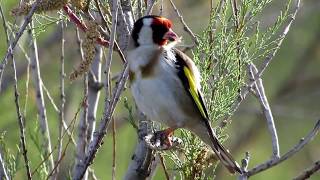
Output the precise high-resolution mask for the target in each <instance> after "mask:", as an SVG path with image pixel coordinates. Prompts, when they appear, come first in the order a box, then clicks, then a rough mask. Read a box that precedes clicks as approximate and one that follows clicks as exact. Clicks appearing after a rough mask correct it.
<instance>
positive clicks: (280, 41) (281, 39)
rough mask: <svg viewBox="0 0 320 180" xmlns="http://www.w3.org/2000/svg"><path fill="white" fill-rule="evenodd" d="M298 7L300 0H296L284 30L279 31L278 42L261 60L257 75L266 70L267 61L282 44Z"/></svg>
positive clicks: (268, 61)
mask: <svg viewBox="0 0 320 180" xmlns="http://www.w3.org/2000/svg"><path fill="white" fill-rule="evenodd" d="M299 9H300V0H297V1H296V7H295V10H294V12H293V14H292V16H291V18H290V21H289V22H288V24H287V25H286V27H285V28H284V31H283V32H282V33H281V35H280V36H279V39H280V40H279V42H278V43H277V46H276V47H275V49H274V51H273V52H272V53H271V54H269V55H268V56H267V58H266V59H265V60H264V61H263V63H262V65H261V67H260V68H259V77H260V76H261V75H262V73H263V72H264V71H265V70H266V68H267V66H268V65H269V63H270V62H271V61H272V59H273V58H274V56H275V55H276V53H277V52H278V50H279V49H280V46H281V45H282V42H283V40H284V39H285V37H286V36H287V34H288V32H289V30H290V27H291V25H292V23H293V21H294V20H295V19H296V16H297V13H298V10H299Z"/></svg>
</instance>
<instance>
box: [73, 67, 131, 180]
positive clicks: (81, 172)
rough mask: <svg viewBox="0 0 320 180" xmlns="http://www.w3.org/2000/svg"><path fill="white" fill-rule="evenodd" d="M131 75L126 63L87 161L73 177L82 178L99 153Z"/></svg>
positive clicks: (95, 135)
mask: <svg viewBox="0 0 320 180" xmlns="http://www.w3.org/2000/svg"><path fill="white" fill-rule="evenodd" d="M128 75H129V66H128V64H125V67H124V70H123V72H122V74H121V78H120V79H119V81H118V82H117V86H116V87H114V91H113V92H114V93H113V95H112V97H111V103H110V106H109V107H106V109H105V112H104V116H103V118H102V121H101V123H100V125H99V129H98V131H97V133H95V134H94V137H93V140H92V141H91V143H90V144H89V151H88V153H87V155H86V158H85V161H84V162H83V163H82V164H81V166H80V167H79V174H77V176H75V177H73V179H77V180H78V179H81V177H82V176H83V175H84V172H85V171H86V169H87V168H88V166H89V165H90V164H91V163H92V161H93V159H94V157H95V154H96V153H97V151H98V149H99V148H100V146H101V143H102V141H103V138H104V136H105V135H106V133H107V131H106V128H107V127H108V125H109V122H110V119H111V117H112V114H113V111H114V109H115V105H116V103H117V102H118V101H119V97H120V94H121V92H122V91H123V89H124V85H125V82H126V80H127V79H128Z"/></svg>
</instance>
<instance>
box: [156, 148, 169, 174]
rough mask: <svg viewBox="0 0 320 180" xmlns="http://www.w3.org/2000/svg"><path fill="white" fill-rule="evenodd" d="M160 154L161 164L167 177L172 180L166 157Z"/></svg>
mask: <svg viewBox="0 0 320 180" xmlns="http://www.w3.org/2000/svg"><path fill="white" fill-rule="evenodd" d="M158 156H159V159H160V162H161V166H162V168H163V171H164V174H165V175H166V179H167V180H170V176H169V173H168V170H167V167H166V164H165V163H164V158H163V156H162V155H161V154H159V155H158Z"/></svg>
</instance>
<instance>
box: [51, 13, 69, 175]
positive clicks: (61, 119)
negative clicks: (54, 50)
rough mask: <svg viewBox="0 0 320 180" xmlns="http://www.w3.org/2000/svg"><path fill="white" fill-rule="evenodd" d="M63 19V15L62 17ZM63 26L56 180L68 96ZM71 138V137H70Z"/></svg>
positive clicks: (61, 23)
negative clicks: (65, 88)
mask: <svg viewBox="0 0 320 180" xmlns="http://www.w3.org/2000/svg"><path fill="white" fill-rule="evenodd" d="M60 17H61V15H60ZM60 26H61V56H60V111H59V138H58V139H59V144H58V157H57V160H56V163H55V165H56V167H57V168H56V171H55V174H54V179H57V176H58V174H59V170H60V164H58V161H59V159H61V157H62V142H63V139H62V134H63V122H64V105H65V102H66V98H65V97H66V95H65V92H64V79H65V77H66V74H65V72H64V56H65V49H64V48H65V39H64V36H65V33H64V31H65V30H64V21H63V20H61V22H60ZM70 138H71V137H70Z"/></svg>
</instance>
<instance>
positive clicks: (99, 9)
mask: <svg viewBox="0 0 320 180" xmlns="http://www.w3.org/2000/svg"><path fill="white" fill-rule="evenodd" d="M95 2H96V7H97V9H98V13H99V14H100V16H101V19H102V23H103V24H104V26H105V27H106V29H107V31H108V33H109V34H110V33H111V30H110V28H109V27H108V26H107V25H108V22H107V20H106V18H105V16H104V14H105V13H104V12H103V11H102V9H101V6H100V3H99V1H98V0H95ZM102 34H103V35H105V36H107V35H106V33H104V32H103V33H102ZM114 46H115V48H116V50H117V52H118V54H119V55H120V57H121V60H122V62H123V63H125V57H124V54H123V53H122V51H121V49H120V47H119V45H118V42H117V40H115V41H114Z"/></svg>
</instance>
